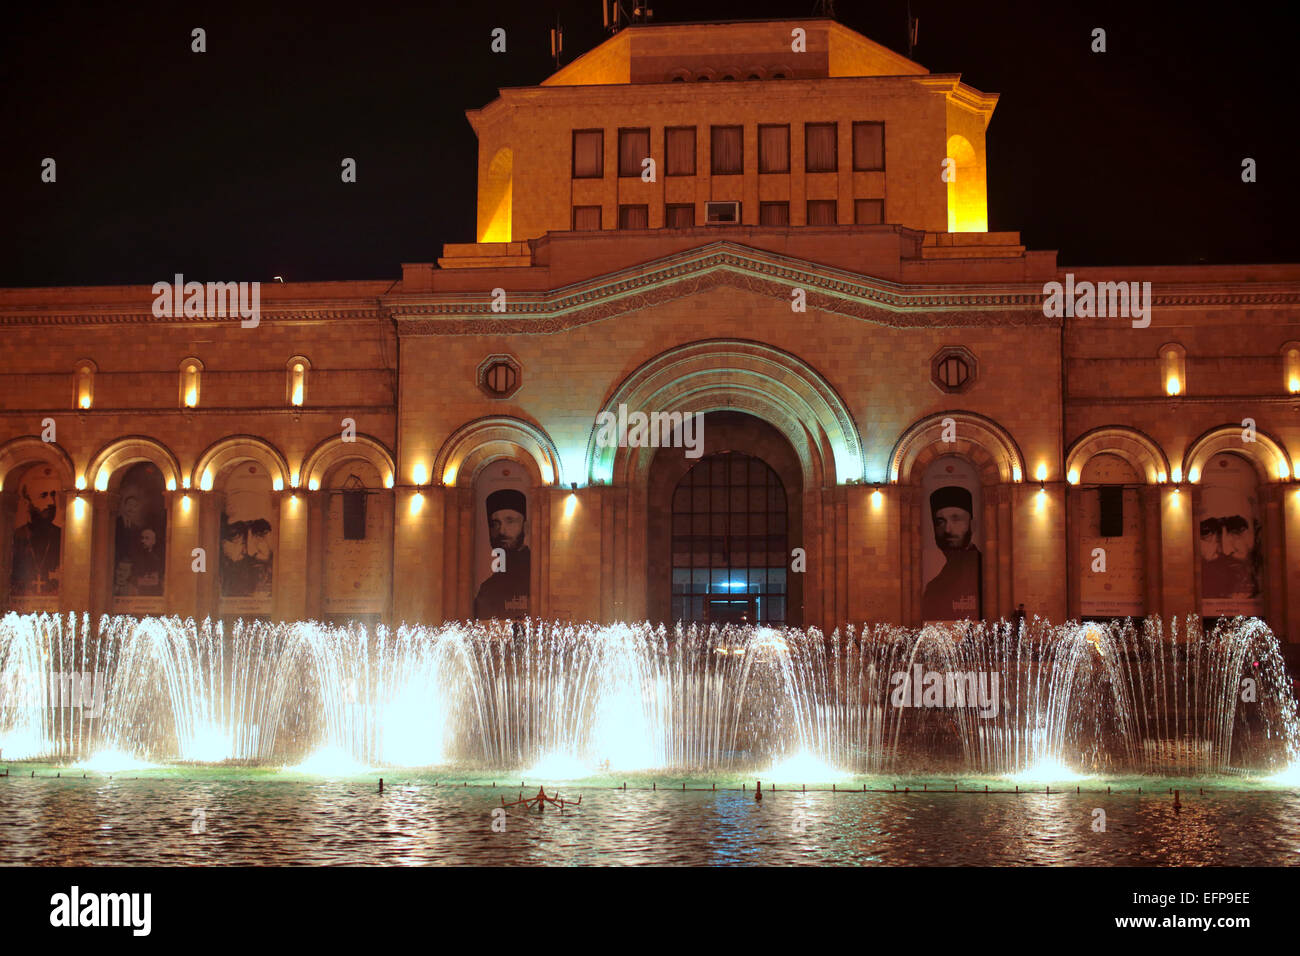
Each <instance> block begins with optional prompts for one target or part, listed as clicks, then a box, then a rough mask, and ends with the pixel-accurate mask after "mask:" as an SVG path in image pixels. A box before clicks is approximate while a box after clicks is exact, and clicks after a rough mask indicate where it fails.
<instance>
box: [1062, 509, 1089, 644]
mask: <svg viewBox="0 0 1300 956" xmlns="http://www.w3.org/2000/svg"><path fill="white" fill-rule="evenodd" d="M1083 495H1084V491H1083V489H1082V488H1080V487H1079V486H1078V485H1067V486H1066V488H1065V585H1066V587H1065V593H1066V604H1065V613H1066V616H1067V617H1069V618H1072V619H1075V620H1077V619H1079V618H1081V617H1082V616H1083V598H1082V595H1081V594H1080V579H1081V578H1082V577H1083V574H1084V568H1086V567H1087V566H1088V563H1087V562H1089V561H1090V560H1091V557H1090V556H1085V555H1083V554H1082V553H1081V551H1082V547H1083V528H1082V527H1081V524H1082V522H1081V521H1080V520H1079V515H1080V514H1081V512H1082V510H1083Z"/></svg>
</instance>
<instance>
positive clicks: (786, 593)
mask: <svg viewBox="0 0 1300 956" xmlns="http://www.w3.org/2000/svg"><path fill="white" fill-rule="evenodd" d="M702 434H703V436H704V442H703V447H702V449H701V456H700V457H699V458H687V457H686V456H684V455H683V454H682V453H681V451H680V450H679V449H674V448H666V449H660V450H659V451H658V452H657V453H656V454H655V456H654V459H653V461H652V462H651V464H650V467H649V468H648V470H647V482H646V494H647V501H646V505H647V513H646V519H647V520H646V544H647V554H646V559H647V564H646V572H647V573H646V607H647V618H648V620H650V621H655V622H660V621H662V622H664V623H668V624H672V623H676V622H677V621H683V622H686V623H690V622H698V623H705V622H709V623H714V624H722V623H728V622H731V623H741V622H746V623H750V624H753V623H763V624H771V625H780V624H790V625H795V626H801V625H803V624H805V623H806V621H805V607H804V603H805V598H806V592H807V588H806V582H805V580H804V579H805V578H806V577H807V575H806V574H804V573H799V572H795V571H792V570H791V569H790V567H791V551H792V549H794V548H797V547H805V548H810V549H811V546H810V545H808V543H807V541H806V535H805V532H806V529H807V525H806V518H807V515H806V513H805V509H806V508H807V506H808V502H807V501H806V500H805V494H804V484H803V479H802V472H801V463H800V458H799V455H798V454H797V453H796V451H795V449H794V448H793V447H791V445H790V443H789V442H788V441H787V440H786V438H785V436H784V435H782V434H781V432H780V431H778V430H777V429H776V427H774V426H773V425H770V424H768V423H767V422H765V421H763V420H762V419H760V418H756V417H755V416H753V415H747V414H744V413H743V412H730V411H725V412H724V411H719V412H709V413H708V414H707V415H705V416H704V424H703V426H702ZM813 550H815V549H811V550H810V552H809V553H812V551H813ZM814 563H815V561H814ZM803 570H804V569H803V567H802V565H801V567H800V569H799V571H800V572H802V571H803Z"/></svg>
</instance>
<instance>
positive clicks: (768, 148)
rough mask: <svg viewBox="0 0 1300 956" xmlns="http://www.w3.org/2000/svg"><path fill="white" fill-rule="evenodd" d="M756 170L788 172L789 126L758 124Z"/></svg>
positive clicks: (761, 171) (762, 171)
mask: <svg viewBox="0 0 1300 956" xmlns="http://www.w3.org/2000/svg"><path fill="white" fill-rule="evenodd" d="M758 171H759V172H760V173H788V172H789V171H790V127H789V126H788V125H785V126H775V125H773V126H767V125H763V126H759V128H758Z"/></svg>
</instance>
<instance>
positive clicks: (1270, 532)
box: [1259, 481, 1287, 636]
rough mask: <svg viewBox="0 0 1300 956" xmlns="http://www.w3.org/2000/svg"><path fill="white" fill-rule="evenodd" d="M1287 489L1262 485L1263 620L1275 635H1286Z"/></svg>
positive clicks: (1260, 493) (1273, 485) (1273, 483)
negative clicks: (1285, 496)
mask: <svg viewBox="0 0 1300 956" xmlns="http://www.w3.org/2000/svg"><path fill="white" fill-rule="evenodd" d="M1286 488H1287V486H1286V485H1284V484H1281V483H1280V482H1272V481H1270V482H1261V483H1260V486H1259V500H1260V505H1261V511H1262V512H1263V514H1262V515H1261V517H1262V519H1263V522H1264V528H1263V531H1264V541H1263V546H1264V580H1263V581H1261V582H1260V583H1261V584H1262V585H1263V586H1264V619H1265V621H1266V622H1267V623H1268V626H1269V627H1270V628H1272V630H1273V633H1274V634H1277V635H1279V636H1280V635H1283V634H1285V633H1286V611H1287V608H1286V605H1287V594H1286V580H1287V575H1286V521H1285V518H1284V517H1283V514H1284V508H1283V496H1284V494H1285V492H1286Z"/></svg>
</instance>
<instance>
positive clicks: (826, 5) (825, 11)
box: [817, 0, 835, 20]
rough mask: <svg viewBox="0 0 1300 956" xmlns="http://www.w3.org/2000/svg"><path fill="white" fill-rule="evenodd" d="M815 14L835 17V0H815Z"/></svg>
mask: <svg viewBox="0 0 1300 956" xmlns="http://www.w3.org/2000/svg"><path fill="white" fill-rule="evenodd" d="M817 15H818V16H819V17H830V18H831V19H832V20H834V19H835V0H817Z"/></svg>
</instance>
